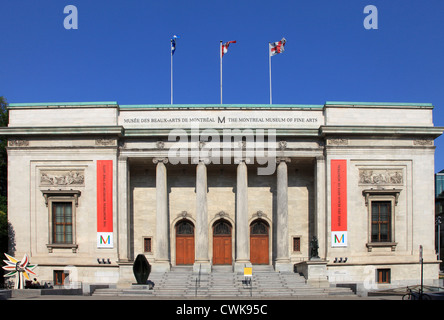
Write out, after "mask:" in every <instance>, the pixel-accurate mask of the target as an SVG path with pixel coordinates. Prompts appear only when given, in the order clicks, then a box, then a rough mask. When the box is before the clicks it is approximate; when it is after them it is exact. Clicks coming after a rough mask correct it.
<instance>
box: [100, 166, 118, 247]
mask: <svg viewBox="0 0 444 320" xmlns="http://www.w3.org/2000/svg"><path fill="white" fill-rule="evenodd" d="M113 243H114V241H113V161H112V160H97V248H112V247H113Z"/></svg>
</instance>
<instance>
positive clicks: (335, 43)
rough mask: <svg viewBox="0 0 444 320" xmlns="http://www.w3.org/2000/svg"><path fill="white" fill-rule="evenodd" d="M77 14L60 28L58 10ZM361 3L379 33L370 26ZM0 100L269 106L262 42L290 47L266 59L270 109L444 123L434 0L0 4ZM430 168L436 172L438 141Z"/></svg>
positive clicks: (439, 10) (441, 30)
mask: <svg viewBox="0 0 444 320" xmlns="http://www.w3.org/2000/svg"><path fill="white" fill-rule="evenodd" d="M67 5H74V6H76V7H77V9H78V29H77V30H66V29H65V28H64V25H63V21H64V19H65V17H66V16H67V14H64V13H63V9H64V7H65V6H67ZM367 5H374V6H376V8H377V9H378V29H377V30H367V29H365V28H364V25H363V21H364V19H365V17H366V16H367V15H368V14H365V13H364V12H363V10H364V7H365V6H367ZM0 13H1V17H2V18H1V19H0V35H1V38H0V39H1V50H0V95H3V96H5V97H6V98H7V100H8V102H10V103H21V102H74V101H117V102H118V103H119V104H168V103H170V39H171V37H172V36H173V35H174V34H177V35H179V36H180V39H179V40H178V43H177V50H176V54H175V55H174V103H177V104H188V103H190V104H205V103H209V104H210V103H219V102H220V91H219V90H220V87H219V41H220V40H223V41H224V42H225V41H229V40H236V41H237V43H236V44H232V45H230V47H229V51H228V54H227V55H226V56H225V57H224V60H223V63H224V64H223V68H224V69H223V78H224V82H223V88H224V91H223V100H224V103H251V104H255V103H260V104H262V103H264V104H266V103H268V102H269V82H268V81H269V80H268V79H269V78H268V76H269V74H268V42H273V41H279V40H280V39H281V38H282V37H285V38H286V39H287V43H286V45H285V52H284V53H283V54H280V55H277V56H275V57H273V58H272V59H273V60H272V65H273V103H275V104H323V103H324V102H325V101H370V102H412V103H415V102H421V103H433V105H434V106H435V109H434V123H435V125H436V126H443V127H444V111H443V110H444V59H443V57H444V24H443V23H442V16H443V14H444V1H442V0H427V1H420V0H390V1H387V0H303V1H298V0H285V1H283V0H273V1H263V0H224V1H214V0H189V1H184V0H162V1H159V0H158V1H151V0H127V1H123V0H120V1H117V0H106V1H105V0H40V1H34V0H15V1H5V0H4V1H2V2H1V3H0ZM381 116H383V115H381ZM436 145H437V152H436V154H437V156H436V164H435V171H440V170H442V169H444V137H440V138H438V139H437V140H436Z"/></svg>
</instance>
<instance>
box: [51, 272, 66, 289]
mask: <svg viewBox="0 0 444 320" xmlns="http://www.w3.org/2000/svg"><path fill="white" fill-rule="evenodd" d="M68 276H69V272H67V271H64V270H54V285H56V286H63V285H64V284H65V279H66V280H67V281H69V280H68V279H69V278H68Z"/></svg>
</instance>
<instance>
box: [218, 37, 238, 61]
mask: <svg viewBox="0 0 444 320" xmlns="http://www.w3.org/2000/svg"><path fill="white" fill-rule="evenodd" d="M230 43H236V40H233V41H228V42H225V43H224V44H222V45H221V52H220V56H221V57H223V56H224V54H226V53H227V52H228V46H229V45H230Z"/></svg>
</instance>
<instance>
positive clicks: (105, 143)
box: [96, 139, 115, 146]
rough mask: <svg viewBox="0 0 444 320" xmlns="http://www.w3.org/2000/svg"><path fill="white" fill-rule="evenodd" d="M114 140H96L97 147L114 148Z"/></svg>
mask: <svg viewBox="0 0 444 320" xmlns="http://www.w3.org/2000/svg"><path fill="white" fill-rule="evenodd" d="M114 145H115V140H114V139H96V146H114Z"/></svg>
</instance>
